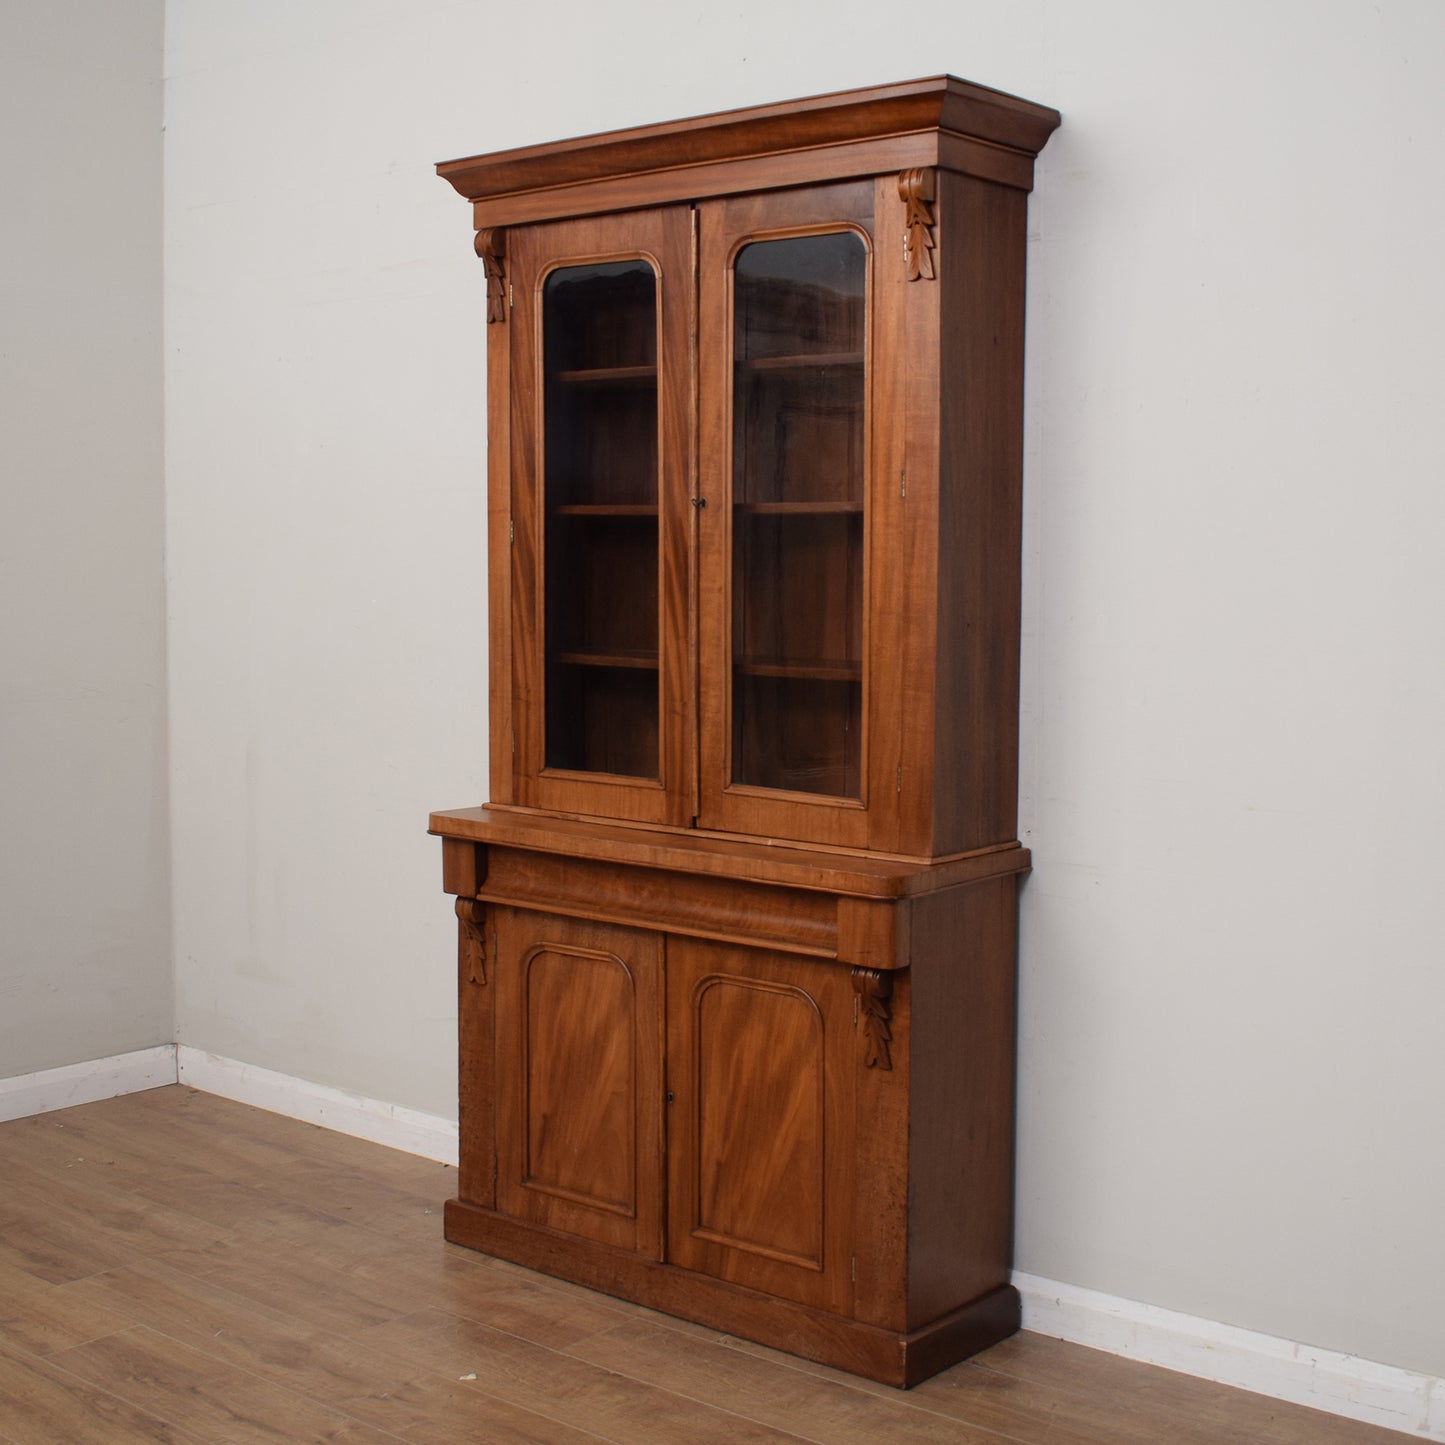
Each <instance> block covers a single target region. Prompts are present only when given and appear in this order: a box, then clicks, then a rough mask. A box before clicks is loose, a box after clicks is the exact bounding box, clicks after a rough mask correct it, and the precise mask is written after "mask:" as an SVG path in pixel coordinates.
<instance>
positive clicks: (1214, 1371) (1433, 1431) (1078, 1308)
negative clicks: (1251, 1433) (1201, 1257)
mask: <svg viewBox="0 0 1445 1445" xmlns="http://www.w3.org/2000/svg"><path fill="white" fill-rule="evenodd" d="M1013 1282H1014V1284H1015V1285H1016V1286H1017V1287H1018V1291H1019V1293H1020V1295H1021V1296H1022V1297H1023V1327H1024V1329H1026V1330H1033V1331H1034V1332H1035V1333H1037V1334H1042V1335H1053V1336H1055V1337H1056V1338H1058V1339H1063V1340H1069V1341H1071V1342H1072V1343H1074V1344H1078V1345H1088V1346H1090V1347H1091V1348H1092V1349H1096V1350H1107V1351H1108V1352H1109V1353H1110V1354H1113V1355H1124V1356H1126V1357H1127V1358H1129V1359H1131V1360H1140V1361H1142V1362H1143V1363H1145V1364H1150V1365H1159V1366H1161V1367H1162V1368H1164V1369H1166V1370H1178V1371H1180V1372H1181V1373H1183V1374H1186V1375H1196V1376H1198V1377H1200V1378H1201V1379H1205V1380H1215V1381H1217V1382H1218V1383H1219V1384H1222V1385H1233V1386H1234V1387H1235V1388H1236V1389H1240V1390H1252V1391H1253V1392H1254V1393H1255V1394H1259V1395H1269V1396H1272V1397H1273V1398H1274V1399H1276V1400H1288V1401H1290V1402H1291V1403H1293V1404H1296V1405H1308V1406H1310V1407H1311V1408H1313V1409H1316V1410H1327V1411H1329V1413H1330V1414H1332V1415H1345V1416H1348V1417H1349V1418H1350V1419H1353V1420H1363V1421H1367V1422H1368V1423H1370V1424H1371V1425H1379V1426H1383V1427H1384V1428H1385V1429H1387V1430H1403V1431H1406V1432H1408V1433H1409V1434H1412V1435H1418V1436H1420V1437H1421V1438H1423V1439H1426V1440H1442V1441H1445V1379H1441V1378H1438V1377H1436V1376H1432V1375H1422V1374H1417V1373H1415V1372H1414V1371H1412V1370H1402V1369H1399V1368H1398V1367H1396V1366H1394V1365H1381V1364H1376V1363H1375V1362H1374V1361H1372V1360H1362V1359H1359V1358H1357V1357H1356V1356H1354V1355H1342V1354H1339V1353H1337V1352H1336V1351H1334V1350H1320V1349H1315V1348H1314V1347H1313V1346H1311V1345H1301V1344H1296V1343H1295V1342H1294V1341H1292V1340H1281V1339H1278V1338H1276V1337H1275V1336H1274V1335H1263V1334H1258V1333H1256V1332H1255V1331H1253V1330H1242V1329H1237V1328H1236V1327H1234V1326H1233V1325H1222V1324H1219V1323H1217V1322H1216V1321H1214V1320H1205V1319H1199V1318H1197V1317H1196V1316H1194V1315H1184V1314H1177V1313H1175V1312H1174V1311H1173V1310H1166V1309H1160V1308H1159V1307H1158V1306H1157V1305H1147V1304H1140V1303H1138V1302H1137V1301H1135V1300H1126V1299H1119V1298H1118V1297H1116V1296H1114V1295H1107V1294H1100V1293H1098V1292H1097V1291H1096V1290H1090V1289H1080V1288H1079V1287H1078V1286H1077V1285H1071V1284H1059V1283H1057V1282H1056V1281H1054V1280H1049V1279H1039V1278H1037V1277H1036V1276H1034V1275H1031V1274H1017V1273H1016V1274H1015V1275H1014V1277H1013Z"/></svg>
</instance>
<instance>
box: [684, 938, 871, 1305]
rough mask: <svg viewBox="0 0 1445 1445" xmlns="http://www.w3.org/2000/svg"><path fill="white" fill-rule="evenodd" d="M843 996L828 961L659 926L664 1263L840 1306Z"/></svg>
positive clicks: (844, 1158) (847, 1119)
mask: <svg viewBox="0 0 1445 1445" xmlns="http://www.w3.org/2000/svg"><path fill="white" fill-rule="evenodd" d="M852 1001H853V992H852V986H851V983H850V980H849V971H848V970H847V969H846V968H843V967H840V966H838V965H836V964H826V963H817V962H814V961H813V960H811V959H803V958H794V957H790V956H788V955H785V954H778V953H769V952H765V951H762V950H758V949H750V948H736V947H728V946H725V945H722V944H717V943H708V942H703V941H700V940H694V939H684V938H677V937H673V936H669V937H668V939H667V1014H668V1017H667V1058H668V1089H669V1090H670V1102H669V1105H668V1229H667V1235H668V1242H667V1250H668V1255H667V1257H668V1260H669V1261H670V1262H671V1263H673V1264H677V1265H681V1266H682V1267H683V1268H685V1269H693V1270H698V1271H700V1272H701V1273H704V1274H710V1275H713V1276H715V1277H717V1278H720V1279H725V1280H731V1281H733V1282H735V1283H737V1284H743V1285H747V1286H750V1287H751V1288H753V1289H759V1290H763V1291H765V1292H767V1293H768V1294H773V1295H779V1296H782V1297H785V1298H788V1299H794V1300H798V1301H799V1302H801V1303H803V1304H809V1305H814V1306H817V1307H818V1308H821V1309H829V1310H835V1311H838V1312H840V1313H842V1312H845V1311H846V1310H847V1309H848V1308H849V1302H850V1295H851V1279H850V1276H851V1257H852V1245H851V1239H852V1235H851V1219H852V1213H853V1206H852V1187H853V1186H852V1172H851V1165H852V1155H853V1143H854V1141H853V1132H854V1112H855V1103H854V1094H855V1089H854V1080H855V1068H856V1061H857V1050H856V1048H855V1047H854V1045H855V1044H856V1039H855V1038H854V1035H853V1030H852V1028H851V1019H852V1006H853V1002H852Z"/></svg>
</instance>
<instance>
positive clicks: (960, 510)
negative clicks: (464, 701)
mask: <svg viewBox="0 0 1445 1445" xmlns="http://www.w3.org/2000/svg"><path fill="white" fill-rule="evenodd" d="M1058 121H1059V117H1058V115H1057V114H1056V113H1055V112H1054V111H1052V110H1049V109H1047V108H1045V107H1042V106H1037V105H1033V104H1031V103H1029V102H1027V101H1023V100H1018V99H1016V98H1014V97H1011V96H1006V95H1002V94H1000V93H998V92H996V91H992V90H988V89H985V88H984V87H981V86H975V85H970V84H968V83H966V82H963V81H959V80H956V79H954V78H953V77H949V76H943V77H936V78H933V79H928V80H921V81H914V82H910V83H907V84H902V85H893V86H882V87H877V88H873V89H868V90H858V91H850V92H846V93H842V94H836V95H828V96H819V97H814V98H812V99H808V100H803V101H796V102H790V103H788V104H783V105H770V106H758V107H753V108H751V109H746V110H740V111H733V112H729V113H727V114H724V115H713V116H702V117H697V118H694V119H690V120H685V121H679V122H676V123H673V124H669V125H657V126H644V127H638V128H635V129H632V130H625V131H616V132H612V133H610V134H606V135H599V136H591V137H586V138H583V139H579V140H570V141H563V142H559V143H556V144H553V145H540V146H528V147H525V148H522V149H518V150H513V151H506V152H501V153H498V154H494V155H487V156H477V157H473V158H470V159H466V160H458V161H450V162H446V163H444V164H443V165H441V166H439V167H438V170H439V172H440V174H441V175H442V176H443V177H445V179H447V180H448V181H449V182H450V183H451V184H452V185H453V186H455V187H456V189H457V190H458V191H459V192H460V193H461V194H462V195H463V196H464V197H466V198H467V199H468V200H470V201H471V203H472V207H473V225H474V229H475V231H476V237H475V247H476V251H477V255H478V256H479V257H480V258H481V260H482V263H483V265H482V268H481V271H480V272H479V281H478V284H479V286H482V287H484V289H485V296H486V306H485V314H486V330H487V333H488V366H489V383H488V413H487V415H488V469H489V474H490V491H489V538H488V573H489V603H490V627H489V660H490V667H491V676H492V689H491V718H490V723H491V777H492V795H493V796H492V801H491V803H490V804H488V805H487V806H484V807H475V808H464V809H457V810H451V811H447V812H439V813H434V814H433V815H432V819H431V831H432V832H433V833H435V834H437V835H439V836H440V837H441V838H442V839H443V881H444V886H445V889H446V891H447V892H448V893H450V894H453V895H455V897H456V900H457V902H456V910H457V919H458V987H459V991H460V1087H461V1167H460V1171H459V1185H458V1197H457V1198H456V1199H454V1200H451V1201H450V1202H449V1203H448V1205H447V1210H446V1234H447V1238H448V1239H450V1240H452V1241H454V1242H456V1243H458V1244H463V1245H468V1246H471V1247H473V1248H476V1249H480V1250H484V1251H486V1252H488V1253H492V1254H495V1255H498V1256H500V1257H503V1258H506V1259H510V1260H514V1261H516V1262H518V1263H521V1264H524V1265H528V1266H530V1267H533V1268H536V1269H541V1270H544V1271H548V1272H550V1273H553V1274H556V1275H559V1276H562V1277H564V1278H567V1279H570V1280H575V1281H577V1282H579V1283H582V1284H584V1285H588V1286H590V1287H592V1288H595V1289H599V1290H604V1291H607V1292H609V1293H612V1294H615V1295H620V1296H622V1297H625V1298H628V1299H632V1300H636V1301H638V1302H640V1303H642V1304H645V1305H649V1306H652V1307H654V1308H657V1309H661V1310H665V1311H668V1312H671V1313H674V1314H677V1315H680V1316H683V1317H686V1318H689V1319H693V1320H697V1321H700V1322H702V1323H704V1324H707V1325H709V1326H712V1327H714V1328H717V1329H721V1330H726V1331H728V1332H730V1333H733V1334H737V1335H741V1336H745V1337H747V1338H750V1339H754V1340H757V1341H760V1342H762V1343H764V1344H767V1345H771V1346H775V1347H777V1348H780V1349H784V1350H789V1351H792V1352H795V1353H797V1354H800V1355H804V1356H807V1357H809V1358H811V1359H815V1360H820V1361H823V1362H825V1363H827V1364H830V1365H835V1366H839V1367H841V1368H843V1369H847V1370H851V1371H854V1372H856V1373H858V1374H861V1375H866V1376H869V1377H871V1378H873V1379H877V1380H881V1381H885V1382H888V1383H891V1384H894V1385H900V1386H907V1385H911V1384H914V1383H916V1382H917V1381H919V1380H921V1379H924V1378H926V1377H927V1376H929V1375H931V1374H933V1373H935V1372H936V1371H938V1370H941V1369H943V1368H945V1367H946V1366H948V1365H950V1364H953V1363H954V1362H956V1361H958V1360H960V1359H962V1358H964V1357H966V1356H967V1355H969V1354H972V1353H974V1352H976V1351H978V1350H981V1349H984V1348H986V1347H987V1346H988V1345H990V1344H992V1343H994V1342H996V1341H997V1340H999V1339H1002V1338H1003V1337H1004V1336H1006V1335H1007V1334H1009V1333H1011V1332H1012V1331H1013V1330H1015V1329H1017V1327H1018V1295H1017V1293H1016V1291H1015V1290H1014V1289H1013V1288H1012V1286H1011V1285H1010V1284H1009V1282H1008V1281H1009V1264H1010V1247H1011V1219H1012V1188H1013V1183H1012V1181H1013V1118H1014V1058H1015V1031H1016V1030H1015V995H1016V973H1015V949H1016V945H1015V915H1016V907H1017V888H1018V881H1019V879H1020V877H1021V876H1022V875H1023V874H1024V873H1026V872H1027V869H1028V866H1029V855H1028V852H1027V851H1026V850H1025V849H1023V848H1022V847H1020V845H1019V843H1018V841H1017V838H1016V833H1017V820H1016V793H1017V752H1018V630H1019V612H1018V609H1019V553H1020V536H1019V533H1020V515H1021V507H1020V492H1021V472H1022V421H1023V320H1024V273H1025V218H1026V205H1027V193H1028V190H1029V188H1030V187H1031V185H1032V180H1033V162H1034V158H1035V156H1036V154H1037V153H1038V151H1039V149H1040V148H1041V147H1042V146H1043V144H1044V142H1045V140H1046V139H1047V137H1048V135H1049V133H1050V132H1051V131H1052V130H1053V128H1054V127H1055V126H1056V125H1057V124H1058ZM781 242H786V243H791V244H786V245H778V244H775V243H781ZM749 248H757V249H753V250H749ZM769 248H771V249H769ZM740 257H745V260H743V261H740V260H739V258H740ZM649 276H650V277H651V278H652V279H649ZM569 288H570V289H569ZM599 298H601V299H599ZM479 314H480V313H479ZM549 559H551V569H550V571H549Z"/></svg>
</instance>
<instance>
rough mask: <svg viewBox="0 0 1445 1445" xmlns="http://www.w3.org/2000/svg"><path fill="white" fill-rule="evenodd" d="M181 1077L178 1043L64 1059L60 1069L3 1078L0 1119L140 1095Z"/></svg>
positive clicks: (0, 1091)
mask: <svg viewBox="0 0 1445 1445" xmlns="http://www.w3.org/2000/svg"><path fill="white" fill-rule="evenodd" d="M175 1081H176V1046H175V1045H174V1044H157V1045H156V1046H155V1047H154V1048H151V1049H136V1050H135V1051H134V1052H133V1053H129V1054H115V1055H113V1056H112V1057H111V1058H108V1059H90V1060H88V1061H87V1062H85V1063H83V1064H64V1065H62V1066H61V1067H60V1068H58V1069H40V1070H39V1071H38V1072H36V1073H33V1074H17V1075H16V1076H15V1077H14V1078H11V1079H0V1123H3V1122H4V1121H5V1120H7V1119H25V1118H28V1117H29V1116H30V1115H31V1114H49V1113H50V1112H51V1111H52V1110H55V1109H69V1108H71V1107H72V1106H73V1105H75V1104H93V1103H95V1102H96V1101H97V1100H98V1099H113V1098H115V1097H116V1095H117V1094H136V1093H139V1092H140V1091H141V1090H142V1089H158V1088H160V1087H161V1086H162V1085H164V1084H174V1083H175Z"/></svg>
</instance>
